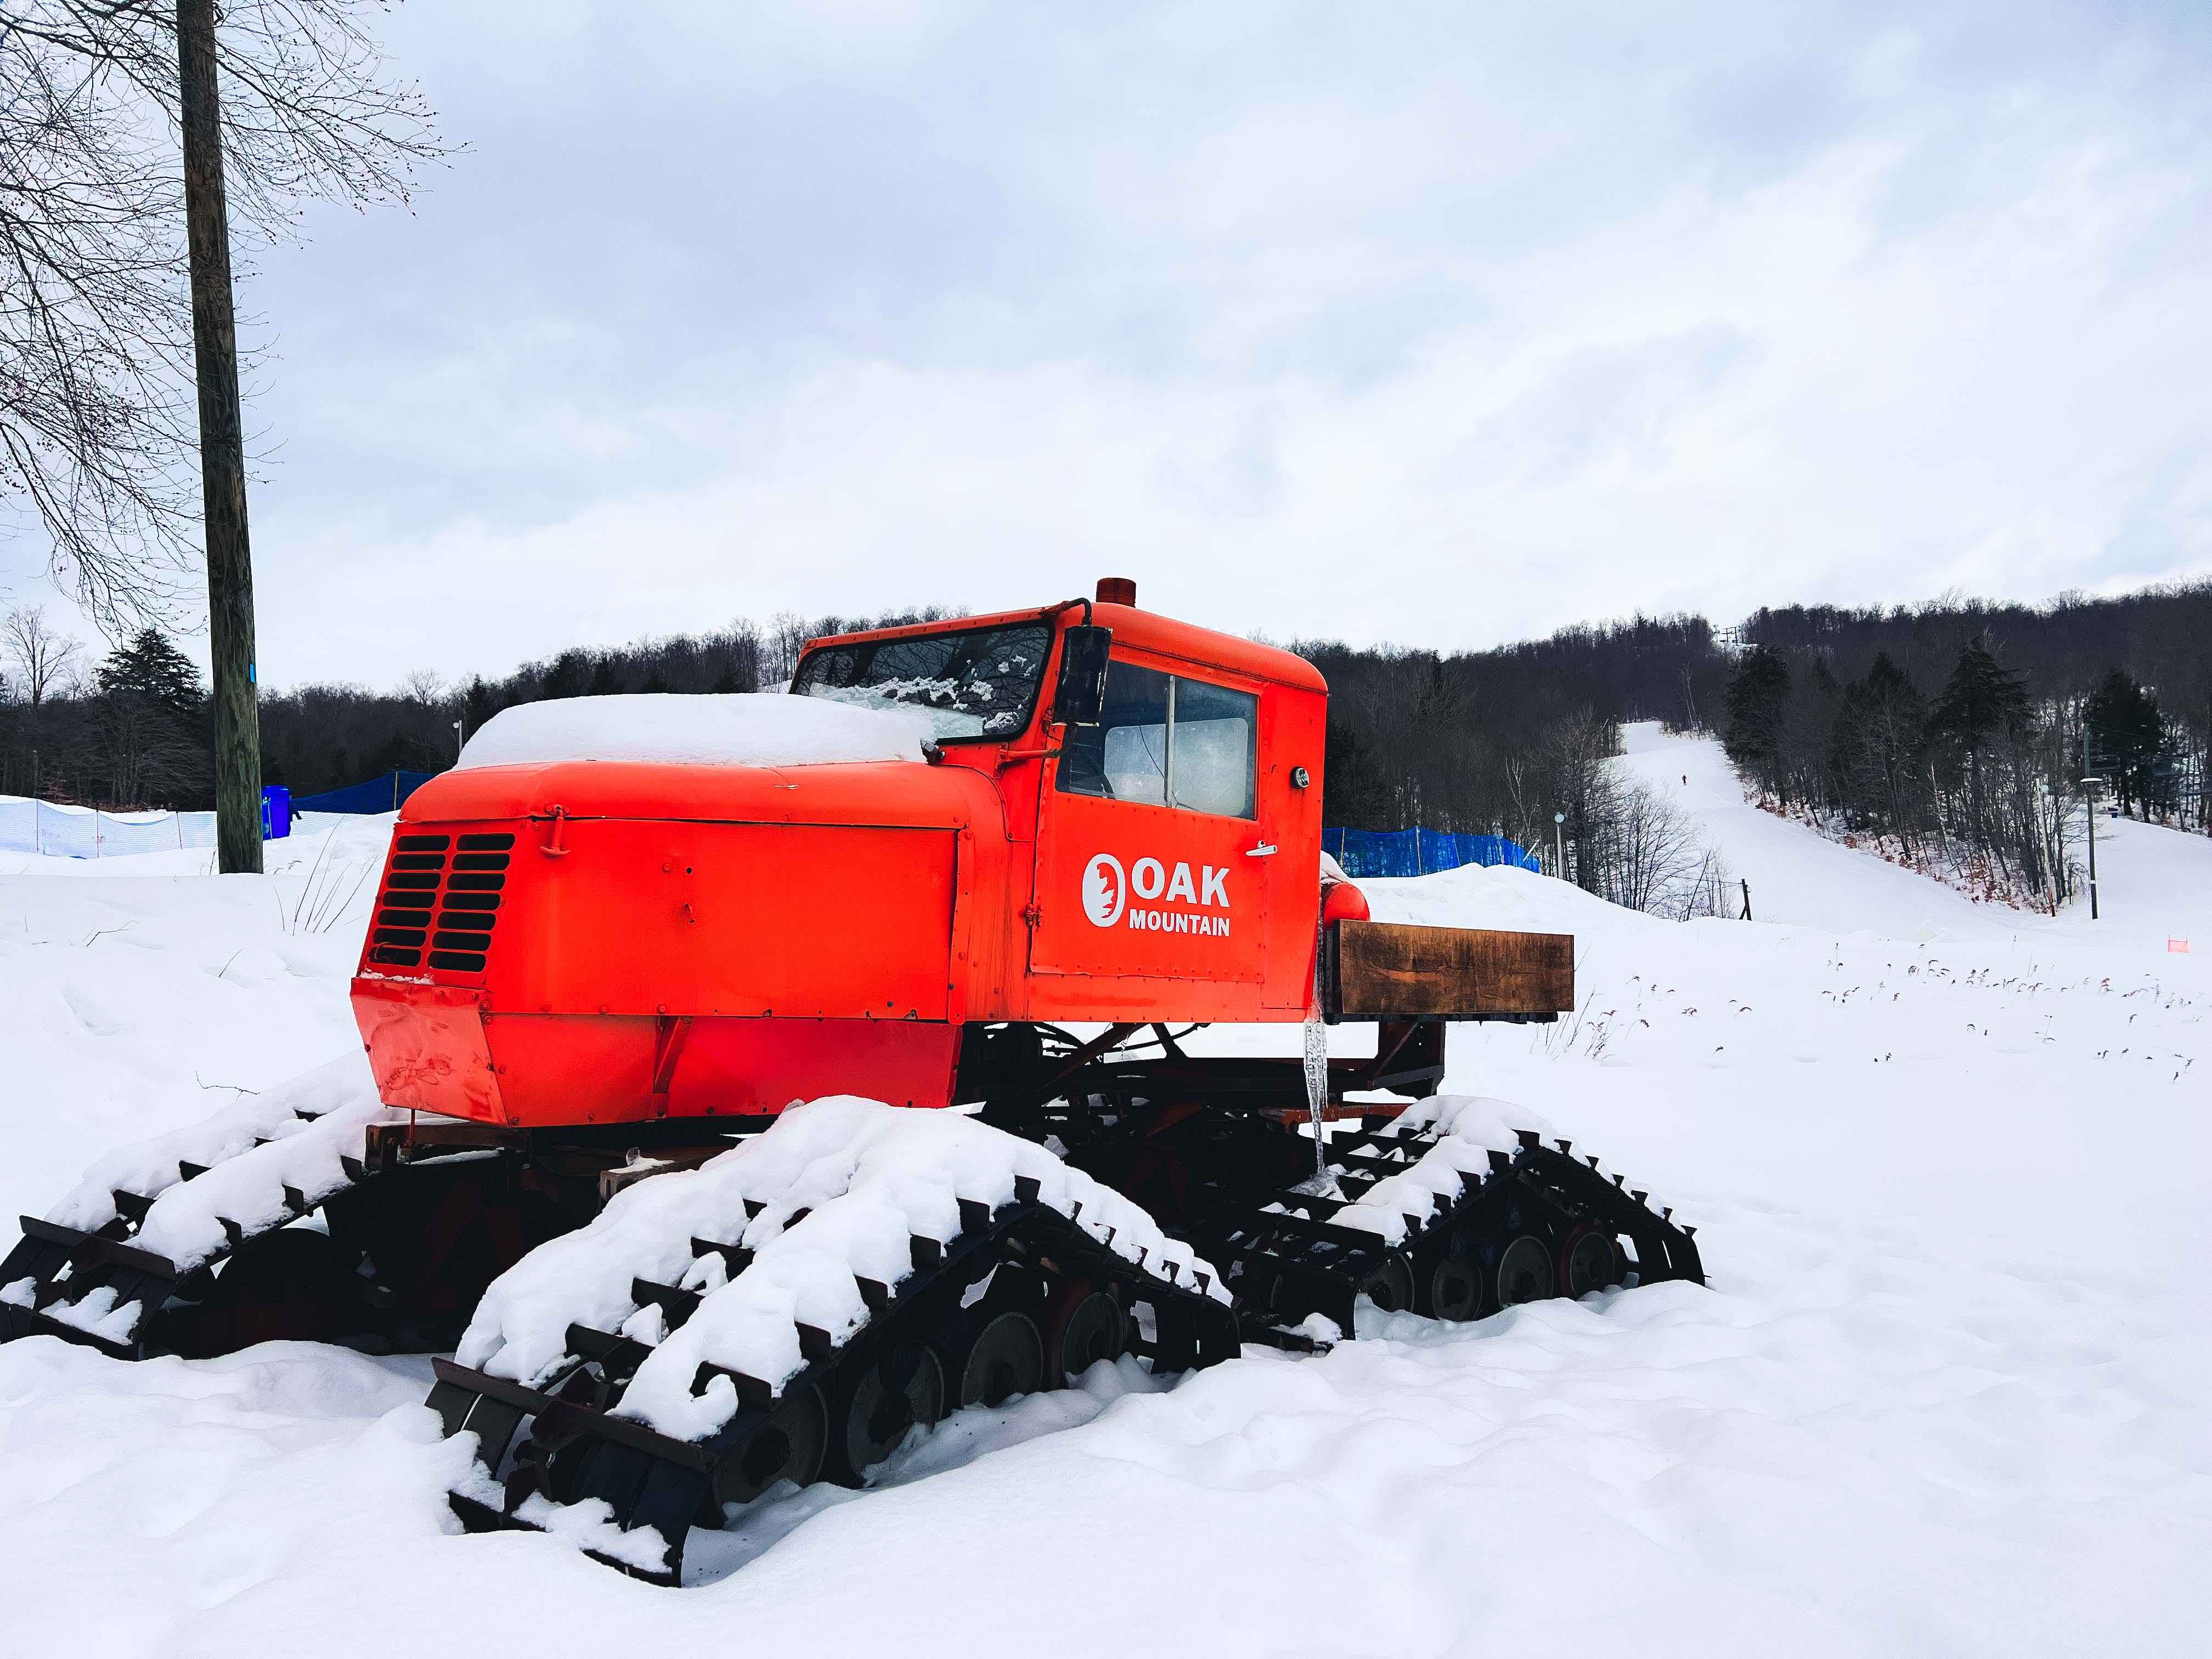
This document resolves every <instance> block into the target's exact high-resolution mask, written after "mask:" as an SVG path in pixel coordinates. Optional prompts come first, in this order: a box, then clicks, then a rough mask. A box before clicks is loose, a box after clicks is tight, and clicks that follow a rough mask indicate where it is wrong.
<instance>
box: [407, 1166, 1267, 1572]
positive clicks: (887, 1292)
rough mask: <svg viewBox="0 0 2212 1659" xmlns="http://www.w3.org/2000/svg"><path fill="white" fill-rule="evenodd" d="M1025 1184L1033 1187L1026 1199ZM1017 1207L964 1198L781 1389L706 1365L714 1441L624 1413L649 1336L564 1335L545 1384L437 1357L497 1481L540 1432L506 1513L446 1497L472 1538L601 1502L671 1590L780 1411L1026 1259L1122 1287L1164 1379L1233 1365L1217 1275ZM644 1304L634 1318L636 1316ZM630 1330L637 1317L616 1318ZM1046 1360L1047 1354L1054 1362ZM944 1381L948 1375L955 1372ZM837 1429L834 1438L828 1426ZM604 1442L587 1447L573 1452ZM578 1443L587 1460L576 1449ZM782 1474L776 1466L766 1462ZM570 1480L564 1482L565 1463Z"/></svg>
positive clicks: (803, 1346) (948, 1324)
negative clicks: (554, 1510) (948, 1225)
mask: <svg viewBox="0 0 2212 1659" xmlns="http://www.w3.org/2000/svg"><path fill="white" fill-rule="evenodd" d="M1024 1189H1026V1190H1024ZM1017 1194H1018V1196H1017V1197H1016V1199H1015V1200H1013V1201H1012V1202H1011V1203H1008V1204H1006V1205H1004V1206H1000V1208H999V1209H998V1210H997V1211H996V1212H992V1211H990V1210H988V1209H987V1207H986V1206H984V1205H982V1204H981V1203H978V1202H976V1201H975V1200H962V1201H961V1206H960V1212H961V1218H962V1231H961V1233H960V1235H959V1237H957V1238H955V1239H954V1240H952V1241H951V1243H939V1242H938V1241H937V1240H934V1239H928V1238H922V1237H916V1238H915V1240H914V1241H913V1247H912V1257H913V1263H914V1267H913V1271H912V1272H911V1273H908V1276H907V1277H905V1278H904V1279H901V1280H900V1281H899V1282H898V1284H897V1285H895V1286H893V1285H883V1284H881V1283H879V1282H878V1281H874V1280H866V1279H863V1280H861V1281H860V1291H861V1294H862V1297H863V1300H864V1301H865V1302H866V1304H867V1305H868V1309H869V1315H868V1319H867V1322H866V1324H865V1325H863V1326H862V1327H861V1328H860V1330H858V1331H856V1332H854V1333H853V1334H849V1335H848V1336H847V1337H846V1339H845V1340H843V1341H842V1342H841V1343H836V1344H834V1345H833V1344H832V1343H831V1341H830V1339H829V1334H828V1333H826V1332H823V1331H819V1330H816V1329H814V1328H811V1327H808V1326H804V1325H801V1326H799V1328H798V1334H799V1347H800V1352H802V1354H804V1355H805V1358H806V1363H805V1366H804V1367H803V1369H801V1370H799V1372H798V1373H797V1374H796V1375H794V1376H791V1377H789V1378H787V1379H786V1380H785V1382H784V1383H782V1385H781V1388H779V1389H770V1388H769V1385H768V1384H767V1383H764V1382H763V1381H761V1380H760V1379H758V1378H755V1377H749V1376H743V1375H742V1374H739V1373H737V1372H732V1371H726V1370H717V1368H715V1367H713V1366H708V1365H702V1366H701V1367H700V1369H699V1374H698V1376H696V1378H695V1379H694V1381H693V1383H692V1389H693V1392H694V1393H703V1392H705V1390H706V1389H707V1388H708V1386H709V1385H710V1384H711V1383H713V1381H714V1378H715V1377H716V1376H726V1377H728V1378H729V1379H730V1380H731V1381H732V1383H734V1385H735V1387H736V1389H737V1394H738V1402H739V1405H738V1412H737V1414H736V1415H735V1416H734V1417H732V1419H731V1420H730V1421H729V1422H728V1423H727V1424H726V1425H724V1426H723V1427H722V1428H721V1429H720V1431H717V1432H715V1433H714V1434H713V1435H711V1436H709V1437H708V1438H706V1439H705V1440H703V1441H697V1442H691V1441H681V1440H676V1439H672V1438H671V1437H667V1436H665V1435H661V1434H659V1433H658V1432H656V1431H653V1430H652V1429H650V1428H648V1427H647V1426H646V1425H643V1424H641V1423H639V1422H636V1421H635V1420H633V1419H628V1418H623V1417H619V1416H616V1415H613V1414H612V1413H613V1412H614V1409H615V1408H616V1407H617V1406H618V1405H619V1404H620V1403H621V1399H622V1395H623V1389H624V1388H625V1387H626V1386H627V1384H628V1383H629V1378H630V1376H632V1375H634V1374H635V1371H636V1370H637V1367H638V1366H639V1365H640V1364H641V1363H642V1362H643V1360H644V1358H645V1357H646V1355H647V1352H650V1350H649V1349H648V1348H647V1346H646V1345H645V1344H643V1343H641V1342H638V1341H635V1340H632V1339H630V1338H627V1337H623V1336H621V1335H618V1334H614V1333H611V1332H607V1331H601V1330H596V1329H592V1328H586V1327H585V1326H581V1325H573V1324H572V1325H571V1326H570V1327H569V1328H568V1354H567V1356H566V1357H565V1358H564V1360H563V1362H562V1367H561V1369H560V1370H557V1371H556V1373H555V1375H554V1376H552V1377H551V1378H550V1380H549V1381H548V1383H546V1385H545V1386H544V1387H543V1388H540V1389H532V1388H526V1387H524V1386H522V1385H520V1384H519V1383H513V1382H510V1381H507V1380H506V1379H503V1378H500V1377H495V1376H489V1375H487V1374H485V1373H484V1372H482V1371H477V1370H470V1369H468V1368H467V1367H465V1366H463V1365H460V1364H455V1363H454V1362H453V1361H450V1360H445V1359H440V1360H435V1361H434V1362H433V1368H434V1370H435V1374H436V1376H437V1378H438V1382H437V1384H436V1386H435V1388H434V1389H432V1390H431V1392H430V1397H429V1402H428V1403H429V1404H430V1406H431V1407H432V1409H434V1410H435V1411H436V1412H437V1413H438V1414H439V1418H440V1419H441V1423H442V1424H443V1425H444V1429H445V1431H446V1433H447V1434H448V1435H454V1434H460V1433H471V1434H474V1435H476V1436H477V1447H476V1455H477V1463H478V1466H479V1467H480V1468H481V1469H482V1471H483V1475H484V1476H485V1477H487V1478H495V1477H497V1476H498V1474H499V1471H500V1469H501V1465H502V1463H503V1462H506V1461H507V1448H508V1446H509V1444H510V1443H512V1442H513V1439H514V1437H515V1435H516V1432H517V1431H518V1430H519V1429H520V1427H521V1425H522V1424H523V1423H524V1422H525V1421H526V1420H529V1421H531V1424H532V1438H531V1439H530V1440H527V1441H526V1442H525V1443H523V1445H522V1446H521V1447H520V1449H519V1451H518V1458H517V1462H516V1463H515V1466H514V1468H513V1472H512V1473H510V1474H509V1475H508V1477H507V1480H506V1481H505V1482H504V1483H503V1486H502V1491H501V1501H500V1502H499V1504H497V1505H496V1506H495V1505H494V1504H490V1503H488V1502H486V1501H485V1499H484V1497H483V1495H482V1493H483V1488H482V1487H481V1486H479V1487H478V1488H477V1491H476V1492H467V1491H459V1490H456V1491H454V1492H451V1493H450V1494H449V1501H450V1503H451V1506H452V1508H453V1513H454V1514H455V1515H456V1516H459V1518H460V1520H461V1522H462V1524H463V1526H464V1527H465V1528H467V1529H468V1530H469V1531H471V1532H488V1531H494V1530H502V1529H520V1530H527V1531H544V1530H546V1528H544V1527H541V1526H538V1525H537V1524H535V1523H533V1522H531V1521H528V1520H525V1519H524V1518H522V1516H520V1515H519V1514H518V1513H517V1510H518V1509H519V1508H520V1506H522V1505H523V1504H525V1503H526V1501H527V1500H528V1499H529V1498H531V1497H532V1494H533V1493H535V1494H537V1495H540V1496H544V1497H545V1498H548V1499H549V1500H550V1501H552V1502H555V1503H562V1504H574V1503H578V1502H582V1501H586V1500H590V1499H594V1498H596V1499H604V1500H605V1502H606V1503H607V1504H608V1505H609V1506H610V1507H611V1511H612V1515H613V1518H614V1522H615V1524H616V1525H617V1526H618V1527H620V1528H622V1529H623V1531H624V1532H625V1533H631V1532H635V1531H637V1530H638V1529H640V1528H652V1529H653V1531H654V1532H656V1533H657V1534H659V1537H658V1539H657V1540H656V1541H652V1542H651V1543H650V1544H649V1545H648V1548H650V1549H653V1551H654V1552H655V1553H657V1555H658V1564H657V1565H653V1566H641V1565H637V1564H636V1563H635V1562H633V1561H625V1560H621V1559H615V1558H613V1557H611V1556H609V1555H607V1554H605V1553H599V1552H597V1551H592V1550H589V1549H587V1550H586V1553H587V1554H592V1555H593V1556H595V1557H596V1559H599V1560H601V1561H605V1562H606V1563H607V1565H611V1566H614V1567H617V1568H619V1569H620V1570H621V1571H624V1572H627V1573H629V1574H630V1575H631V1576H632V1577H637V1578H641V1579H644V1580H646V1581H647V1582H648V1583H659V1584H674V1583H677V1582H678V1580H679V1578H680V1577H681V1575H682V1571H683V1559H684V1541H685V1538H686V1537H687V1535H688V1534H689V1532H690V1528H692V1527H693V1526H694V1525H696V1524H699V1523H700V1522H701V1521H702V1519H705V1520H707V1521H708V1523H709V1524H718V1516H717V1514H716V1510H715V1506H714V1504H712V1503H711V1502H710V1501H709V1500H710V1497H711V1494H712V1492H714V1482H715V1475H716V1473H717V1471H718V1470H719V1469H720V1468H722V1467H723V1466H724V1465H726V1464H730V1463H732V1462H736V1463H738V1465H739V1466H740V1467H742V1466H744V1464H745V1462H746V1461H747V1458H748V1454H749V1453H756V1452H760V1451H762V1449H763V1448H765V1449H766V1453H765V1455H767V1456H768V1457H769V1458H771V1459H773V1460H776V1461H780V1459H781V1455H782V1454H781V1451H780V1450H779V1449H777V1448H778V1447H779V1446H780V1445H781V1440H780V1439H777V1438H774V1437H775V1436H780V1434H781V1431H777V1430H775V1427H774V1418H775V1412H776V1410H777V1408H778V1407H779V1406H780V1405H781V1403H782V1402H783V1401H787V1400H788V1399H790V1398H792V1397H793V1396H794V1395H798V1394H799V1393H800V1392H801V1391H802V1390H804V1389H808V1388H810V1387H811V1388H814V1389H817V1390H819V1394H820V1397H821V1398H823V1400H824V1401H836V1400H837V1399H838V1398H840V1397H841V1395H842V1385H843V1384H845V1383H847V1382H848V1380H849V1379H850V1377H851V1376H852V1375H853V1373H854V1370H856V1369H857V1368H859V1367H861V1366H866V1365H873V1364H878V1362H879V1360H881V1359H882V1358H884V1356H885V1352H886V1346H887V1344H911V1343H915V1342H929V1341H937V1340H944V1339H946V1338H949V1337H951V1336H953V1335H954V1334H957V1329H958V1322H959V1320H960V1319H961V1316H962V1315H963V1312H964V1310H963V1306H962V1303H963V1292H965V1291H968V1290H969V1287H971V1286H973V1285H976V1284H977V1283H979V1282H981V1281H982V1280H983V1279H986V1277H987V1275H990V1274H991V1273H994V1272H995V1271H996V1270H997V1269H998V1268H999V1267H1001V1266H1005V1265H1007V1264H1009V1263H1012V1264H1018V1266H1019V1267H1022V1268H1023V1269H1024V1270H1025V1271H1026V1270H1033V1269H1034V1267H1035V1264H1036V1261H1038V1259H1039V1258H1047V1259H1048V1260H1049V1261H1050V1262H1051V1264H1052V1266H1053V1267H1054V1269H1056V1270H1057V1274H1058V1276H1059V1277H1060V1278H1062V1279H1088V1280H1090V1281H1091V1283H1093V1284H1095V1285H1106V1284H1112V1285H1115V1287H1116V1288H1117V1289H1119V1290H1120V1291H1121V1293H1122V1294H1121V1301H1122V1304H1123V1307H1124V1310H1125V1311H1127V1310H1129V1309H1131V1308H1132V1307H1133V1306H1135V1305H1139V1304H1143V1305H1147V1306H1149V1308H1150V1310H1151V1311H1152V1320H1153V1326H1154V1334H1153V1337H1152V1340H1150V1341H1145V1340H1137V1341H1135V1342H1133V1345H1132V1352H1136V1353H1138V1354H1139V1355H1140V1356H1142V1357H1146V1358H1151V1360H1152V1363H1153V1364H1154V1365H1155V1367H1156V1368H1158V1369H1159V1370H1194V1369H1197V1368H1200V1367H1202V1366H1206V1365H1211V1364H1217V1363H1218V1362H1219V1361H1221V1360H1224V1359H1227V1358H1232V1357H1233V1356H1234V1355H1235V1354H1236V1353H1237V1351H1238V1347H1239V1345H1240V1334H1239V1331H1238V1328H1237V1318H1236V1316H1235V1314H1234V1313H1233V1312H1232V1311H1231V1309H1230V1308H1229V1306H1228V1305H1226V1304H1224V1303H1222V1302H1220V1301H1218V1300H1216V1299H1215V1298H1214V1297H1212V1296H1211V1295H1209V1294H1208V1293H1207V1291H1208V1286H1209V1285H1210V1282H1211V1281H1210V1279H1208V1278H1207V1276H1206V1275H1204V1274H1200V1273H1194V1274H1193V1275H1192V1279H1194V1280H1195V1281H1197V1282H1189V1281H1186V1282H1183V1283H1177V1282H1176V1277H1175V1276H1174V1273H1173V1270H1171V1272H1170V1274H1165V1275H1164V1274H1160V1273H1154V1272H1152V1271H1151V1270H1150V1269H1148V1268H1146V1267H1144V1266H1143V1265H1142V1264H1141V1263H1140V1262H1131V1261H1127V1259H1125V1258H1124V1257H1122V1256H1121V1255H1117V1254H1115V1252H1114V1251H1113V1250H1112V1249H1109V1248H1107V1246H1106V1245H1104V1244H1102V1243H1100V1242H1099V1241H1098V1240H1097V1239H1095V1238H1093V1237H1091V1235H1090V1234H1088V1233H1087V1232H1085V1231H1084V1230H1083V1229H1082V1228H1081V1227H1080V1226H1079V1225H1077V1223H1076V1221H1075V1219H1073V1218H1070V1217H1067V1216H1063V1215H1061V1214H1060V1212H1058V1211H1056V1210H1054V1209H1051V1208H1049V1207H1048V1206H1045V1205H1044V1204H1042V1203H1041V1202H1039V1201H1038V1200H1037V1199H1036V1193H1035V1188H1034V1187H1033V1186H1031V1184H1030V1183H1029V1182H1026V1181H1021V1182H1017ZM690 1242H691V1245H692V1249H693V1254H694V1256H695V1258H696V1257H697V1256H701V1255H706V1254H708V1252H719V1253H720V1254H722V1255H724V1256H725V1258H726V1260H728V1261H730V1263H731V1266H732V1268H733V1270H734V1271H733V1273H732V1277H733V1278H734V1277H735V1276H736V1273H740V1272H742V1271H744V1268H745V1267H747V1266H748V1265H750V1255H749V1253H748V1252H746V1251H744V1249H742V1248H741V1247H739V1246H735V1245H729V1244H716V1243H710V1242H708V1241H707V1240H703V1239H697V1238H695V1239H693V1240H691V1241H690ZM633 1295H634V1297H635V1305H636V1309H642V1308H643V1307H645V1306H646V1305H647V1304H648V1303H652V1304H658V1305H659V1307H660V1309H661V1311H662V1314H663V1316H664V1317H665V1319H666V1320H667V1322H668V1324H669V1325H670V1327H671V1328H674V1327H676V1326H678V1325H681V1324H682V1323H683V1322H684V1320H685V1319H687V1318H688V1317H689V1316H690V1311H691V1309H692V1307H693V1306H696V1302H697V1300H698V1297H697V1296H696V1294H694V1293H692V1292H690V1291H682V1290H678V1289H677V1288H675V1287H673V1286H667V1285H650V1284H647V1282H645V1281H643V1280H640V1281H638V1282H637V1284H636V1285H635V1286H634V1287H633ZM634 1311H635V1310H634ZM627 1322H628V1318H627V1316H625V1318H624V1319H623V1320H621V1321H617V1324H622V1323H627ZM1048 1358H1049V1357H1048ZM947 1383H948V1386H950V1385H951V1378H950V1377H949V1376H948V1378H947ZM829 1432H830V1433H832V1434H835V1433H836V1432H837V1425H836V1422H835V1420H834V1419H833V1420H832V1421H831V1423H830V1425H829ZM764 1435H767V1436H771V1438H769V1439H765V1440H764V1439H763V1436H764ZM580 1441H581V1442H587V1443H591V1444H589V1445H587V1446H585V1447H582V1448H580V1447H579V1445H578V1443H579V1442H580ZM580 1451H581V1453H582V1455H579V1452H580ZM770 1466H771V1467H773V1463H771V1465H770ZM564 1468H565V1470H566V1473H562V1472H560V1471H562V1469H564Z"/></svg>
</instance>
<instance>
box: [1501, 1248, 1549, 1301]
mask: <svg viewBox="0 0 2212 1659" xmlns="http://www.w3.org/2000/svg"><path fill="white" fill-rule="evenodd" d="M1552 1284H1553V1275H1552V1252H1551V1251H1550V1250H1549V1249H1547V1248H1546V1246H1545V1243H1544V1241H1543V1240H1542V1239H1541V1238H1538V1237H1535V1236H1534V1234H1532V1233H1523V1234H1522V1235H1521V1237H1518V1238H1516V1239H1515V1240H1514V1241H1513V1242H1512V1243H1510V1244H1508V1245H1507V1246H1506V1247H1505V1252H1504V1255H1500V1256H1499V1257H1498V1306H1499V1307H1501V1308H1513V1307H1518V1306H1519V1305H1520V1304H1522V1303H1523V1302H1541V1301H1542V1300H1543V1299H1544V1298H1545V1297H1547V1296H1549V1295H1551V1293H1552Z"/></svg>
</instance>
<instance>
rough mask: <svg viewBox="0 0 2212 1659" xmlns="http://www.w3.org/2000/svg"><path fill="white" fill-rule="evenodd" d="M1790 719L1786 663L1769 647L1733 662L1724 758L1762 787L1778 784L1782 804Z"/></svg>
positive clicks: (1785, 801) (1785, 800) (1785, 796)
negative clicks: (1785, 743) (1747, 773)
mask: <svg viewBox="0 0 2212 1659" xmlns="http://www.w3.org/2000/svg"><path fill="white" fill-rule="evenodd" d="M1789 720H1790V668H1789V665H1788V664H1786V663H1784V661H1783V660H1782V659H1781V658H1780V657H1778V656H1777V655H1776V654H1775V653H1773V652H1771V651H1767V650H1764V649H1758V650H1753V651H1752V652H1751V653H1748V654H1747V656H1746V657H1745V658H1744V659H1743V660H1742V661H1741V662H1740V663H1738V664H1737V665H1736V671H1735V678H1734V679H1732V680H1730V681H1729V689H1728V732H1727V733H1726V735H1725V738H1724V745H1725V747H1726V748H1727V750H1728V754H1729V759H1730V760H1732V761H1734V762H1735V763H1736V764H1737V765H1738V766H1741V767H1743V768H1744V769H1747V771H1749V772H1750V773H1751V774H1752V775H1753V777H1754V778H1756V779H1757V780H1758V781H1759V785H1760V787H1763V788H1769V789H1778V790H1780V791H1781V792H1782V796H1783V804H1784V805H1788V804H1789V786H1788V782H1787V779H1786V777H1785V775H1784V765H1783V748H1784V737H1785V735H1786V733H1787V732H1788V730H1789Z"/></svg>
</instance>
